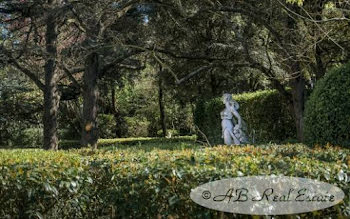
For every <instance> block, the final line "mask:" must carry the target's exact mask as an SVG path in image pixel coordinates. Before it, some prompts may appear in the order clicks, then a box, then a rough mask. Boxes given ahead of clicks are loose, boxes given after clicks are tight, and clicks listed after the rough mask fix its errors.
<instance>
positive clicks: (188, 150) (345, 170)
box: [0, 140, 350, 218]
mask: <svg viewBox="0 0 350 219" xmlns="http://www.w3.org/2000/svg"><path fill="white" fill-rule="evenodd" d="M0 164H1V166H0V171H1V175H0V177H1V178H0V180H1V183H2V186H1V187H0V206H1V207H2V208H1V211H0V217H1V218H4V217H5V216H6V215H20V216H23V217H27V216H35V217H41V216H43V217H47V218H53V217H56V218H57V217H59V218H62V217H67V218H71V217H74V218H97V217H101V218H111V217H112V218H113V217H118V218H120V217H133V218H154V217H163V218H204V217H206V218H219V217H223V218H225V217H226V216H227V217H229V216H230V215H229V214H223V213H220V212H217V211H213V210H209V209H206V208H203V207H201V206H199V205H197V204H195V203H194V202H192V200H191V199H190V197H189V193H190V191H191V189H192V188H195V187H197V186H199V185H201V184H204V183H207V182H209V181H213V180H218V179H222V178H229V177H237V176H249V175H271V174H275V175H279V174H282V175H286V176H298V177H305V178H312V179H319V180H321V181H324V182H328V183H331V184H334V185H337V186H338V187H340V188H342V189H343V191H344V193H345V194H346V198H345V200H344V203H342V204H340V205H338V206H335V207H332V208H329V209H326V210H323V211H318V212H313V213H308V214H302V215H299V216H301V217H304V218H309V217H311V216H315V217H317V216H320V217H324V216H326V215H333V216H335V215H337V216H344V217H345V216H346V215H349V214H350V202H349V195H348V194H349V193H350V186H349V177H350V170H349V166H350V150H349V149H342V148H339V147H330V146H328V147H324V148H314V149H310V148H308V147H306V146H304V145H301V144H286V145H273V144H269V145H258V146H250V145H248V146H242V147H232V146H231V147H230V146H216V147H211V148H209V147H203V146H201V145H198V144H196V143H194V141H188V140H186V141H175V142H171V141H162V140H159V141H138V143H132V144H116V145H113V144H112V145H110V146H105V147H103V148H101V149H99V150H97V151H91V150H90V149H71V150H62V151H57V152H51V151H44V150H41V149H14V150H9V149H7V150H5V149H3V150H0ZM231 217H232V216H231ZM239 217H245V216H239Z"/></svg>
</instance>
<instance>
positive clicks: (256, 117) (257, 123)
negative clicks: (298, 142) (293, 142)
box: [195, 91, 296, 144]
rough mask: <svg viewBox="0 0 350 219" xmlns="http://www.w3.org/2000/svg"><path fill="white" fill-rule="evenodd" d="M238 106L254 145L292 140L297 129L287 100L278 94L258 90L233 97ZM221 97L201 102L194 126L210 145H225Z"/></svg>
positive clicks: (196, 111) (197, 108) (197, 109)
mask: <svg viewBox="0 0 350 219" xmlns="http://www.w3.org/2000/svg"><path fill="white" fill-rule="evenodd" d="M233 98H234V99H235V100H236V101H237V102H238V103H239V104H240V108H239V110H238V111H239V113H240V115H241V117H242V118H243V120H244V121H245V123H246V125H247V128H248V133H247V135H248V136H249V137H250V141H251V142H269V141H275V142H280V141H284V140H285V139H293V138H295V136H296V130H295V125H294V120H293V117H292V116H291V115H290V113H289V110H288V106H287V103H286V101H285V100H284V98H283V97H282V96H281V95H280V94H279V93H278V92H277V91H258V92H254V93H245V94H240V95H235V96H234V97H233ZM223 109H224V104H223V103H222V101H221V98H215V99H212V100H209V101H207V102H203V101H202V102H199V103H198V104H197V107H196V110H195V123H196V125H197V126H198V128H199V129H200V130H201V131H202V132H203V133H204V134H205V135H206V136H207V137H208V140H209V141H210V143H211V144H220V143H223V140H222V138H221V118H220V112H221V110H223Z"/></svg>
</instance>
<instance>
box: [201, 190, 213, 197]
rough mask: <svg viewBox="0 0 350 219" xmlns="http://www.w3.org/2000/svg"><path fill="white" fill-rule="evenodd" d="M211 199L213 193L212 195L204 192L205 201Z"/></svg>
mask: <svg viewBox="0 0 350 219" xmlns="http://www.w3.org/2000/svg"><path fill="white" fill-rule="evenodd" d="M210 197H211V193H210V192H209V191H204V192H203V193H202V198H204V199H210Z"/></svg>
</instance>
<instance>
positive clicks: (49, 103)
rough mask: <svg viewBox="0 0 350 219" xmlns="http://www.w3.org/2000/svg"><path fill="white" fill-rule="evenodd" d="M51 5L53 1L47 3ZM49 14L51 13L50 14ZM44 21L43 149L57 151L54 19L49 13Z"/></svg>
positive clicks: (55, 28)
mask: <svg viewBox="0 0 350 219" xmlns="http://www.w3.org/2000/svg"><path fill="white" fill-rule="evenodd" d="M49 3H50V4H53V1H50V2H49ZM50 12H51V13H50ZM50 12H49V14H48V17H47V20H46V35H45V40H46V52H47V56H48V58H47V59H46V63H45V88H44V115H43V124H44V142H43V143H44V148H45V149H48V150H57V149H58V139H57V114H58V107H59V102H60V100H59V99H60V95H59V92H58V88H57V81H58V76H57V73H56V71H55V70H56V64H55V63H56V58H57V47H56V46H57V27H56V21H55V17H54V16H53V15H52V11H50Z"/></svg>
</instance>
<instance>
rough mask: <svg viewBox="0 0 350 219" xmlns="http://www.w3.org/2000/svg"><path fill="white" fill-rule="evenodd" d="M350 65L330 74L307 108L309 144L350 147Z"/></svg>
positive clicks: (319, 86)
mask: <svg viewBox="0 0 350 219" xmlns="http://www.w3.org/2000/svg"><path fill="white" fill-rule="evenodd" d="M349 127H350V63H348V64H346V65H344V66H341V67H339V68H336V69H333V70H331V71H330V72H328V73H327V74H326V75H325V76H324V78H323V79H321V80H320V81H319V82H318V83H317V84H316V86H315V89H314V91H313V92H312V94H311V96H310V98H309V100H308V101H307V103H306V108H305V140H306V142H307V143H309V144H325V143H327V142H330V143H331V144H336V145H342V146H347V147H349V146H350V132H349Z"/></svg>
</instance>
